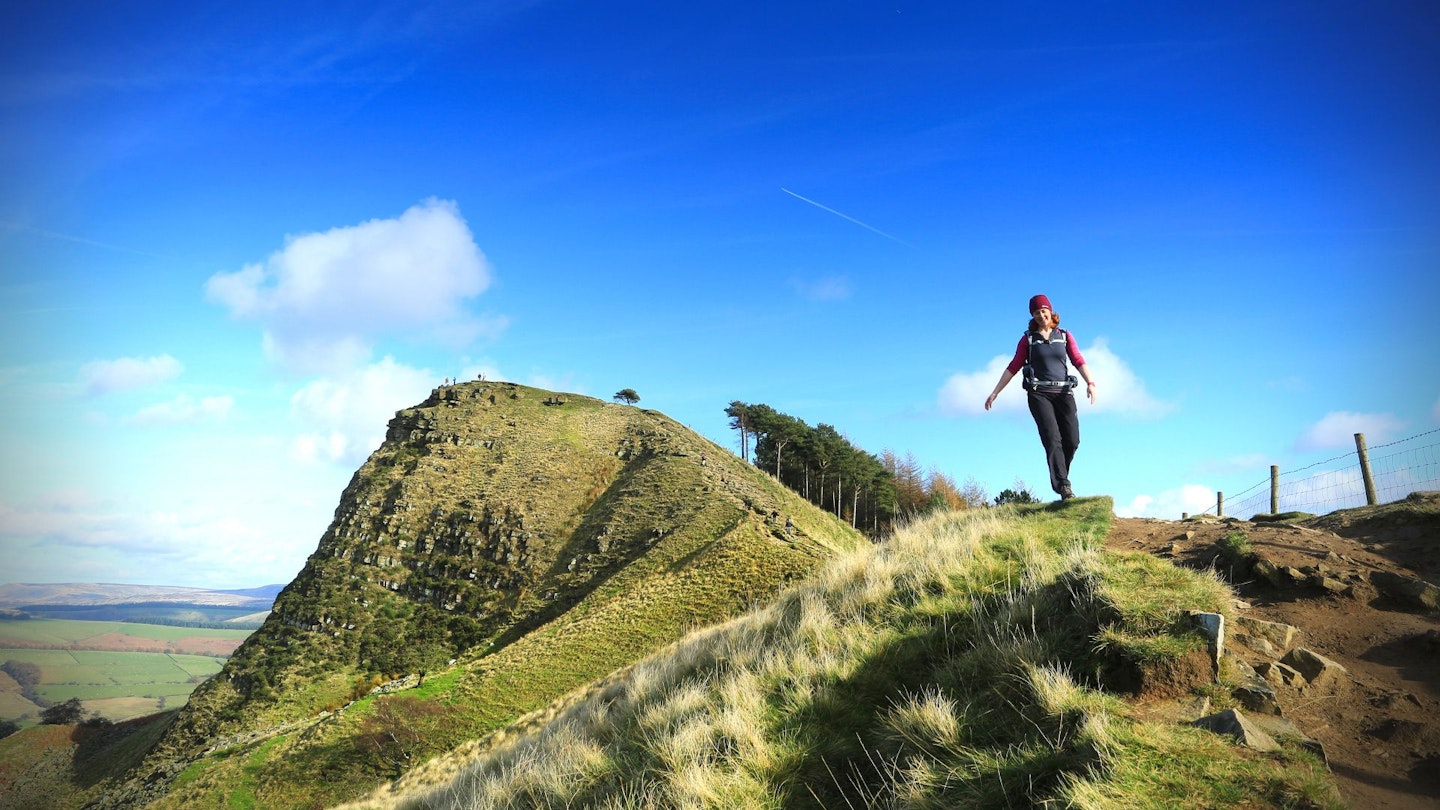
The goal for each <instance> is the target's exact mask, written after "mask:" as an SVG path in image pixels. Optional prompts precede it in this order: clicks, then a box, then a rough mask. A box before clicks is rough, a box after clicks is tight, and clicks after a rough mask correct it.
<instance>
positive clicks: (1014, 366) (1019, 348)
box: [1005, 335, 1029, 375]
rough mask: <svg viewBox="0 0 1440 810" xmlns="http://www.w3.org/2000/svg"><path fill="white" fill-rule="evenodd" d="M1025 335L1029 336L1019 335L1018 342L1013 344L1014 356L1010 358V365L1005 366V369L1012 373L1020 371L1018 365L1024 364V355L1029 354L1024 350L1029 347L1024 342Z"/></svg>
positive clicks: (1025, 341)
mask: <svg viewBox="0 0 1440 810" xmlns="http://www.w3.org/2000/svg"><path fill="white" fill-rule="evenodd" d="M1027 337H1029V336H1028V335H1021V336H1020V342H1019V343H1016V344H1015V357H1014V358H1012V359H1011V360H1010V365H1008V366H1006V367H1005V370H1006V371H1008V372H1010V373H1011V374H1012V375H1014V374H1018V373H1019V372H1020V367H1021V366H1023V365H1025V360H1026V359H1027V357H1026V355H1028V354H1029V352H1027V351H1025V350H1026V349H1028V348H1029V346H1027V345H1026V343H1027V342H1028V341H1027V340H1026V338H1027Z"/></svg>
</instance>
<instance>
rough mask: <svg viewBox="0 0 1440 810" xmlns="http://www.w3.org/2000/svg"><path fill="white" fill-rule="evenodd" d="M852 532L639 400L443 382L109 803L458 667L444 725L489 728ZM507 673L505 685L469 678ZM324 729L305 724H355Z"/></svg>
mask: <svg viewBox="0 0 1440 810" xmlns="http://www.w3.org/2000/svg"><path fill="white" fill-rule="evenodd" d="M865 542H866V541H865V540H864V538H863V537H862V536H861V535H860V534H859V533H857V532H856V531H854V530H853V529H852V528H850V527H849V526H847V525H845V524H844V523H842V522H841V521H839V520H837V519H836V518H835V517H834V516H833V515H830V514H827V513H825V512H822V511H820V510H818V509H816V508H815V507H814V506H812V505H810V504H809V503H807V502H805V501H804V500H803V499H801V498H800V497H798V496H796V495H795V494H794V493H792V492H790V491H789V490H787V489H786V488H784V487H783V486H781V485H780V484H779V483H778V482H776V481H775V480H774V479H772V478H770V477H769V476H767V475H766V474H764V473H763V472H761V471H759V470H757V469H756V468H755V467H753V466H751V465H749V464H747V463H745V462H743V461H741V460H740V459H738V458H736V457H735V456H734V455H733V454H732V453H730V452H729V451H727V450H725V449H723V448H721V447H719V446H718V445H715V444H714V443H713V442H710V441H709V440H707V439H705V438H703V437H701V436H699V435H697V434H696V433H694V432H693V431H691V430H689V429H688V428H686V427H684V426H683V425H680V424H678V423H676V422H675V421H674V420H672V419H670V418H668V417H666V416H664V415H663V414H661V413H658V412H656V411H653V410H645V409H641V408H636V407H633V406H627V405H619V404H615V403H608V402H604V401H601V400H598V399H593V398H590V397H584V396H578V395H574V394H559V393H555V392H551V391H544V390H540V389H536V388H530V387H526V386H523V385H518V384H514V383H507V382H487V381H476V382H469V383H461V384H456V385H446V386H442V387H440V388H437V389H436V390H434V391H433V392H432V393H431V395H430V397H429V398H428V399H426V400H425V401H424V402H422V403H420V404H419V405H417V406H415V407H412V408H407V409H404V410H401V411H399V412H398V413H397V414H396V415H395V417H394V418H393V419H392V420H391V421H390V423H389V429H388V432H387V436H386V440H385V442H384V443H383V444H382V445H381V447H380V448H379V449H377V450H376V451H375V452H374V453H373V454H372V455H371V456H370V458H369V459H368V460H367V461H366V462H365V463H364V464H363V465H362V466H361V467H360V469H359V470H357V471H356V473H355V475H354V476H353V478H352V479H351V481H350V483H349V485H348V486H347V487H346V488H345V491H344V493H343V495H342V496H341V498H340V503H339V505H338V506H337V508H336V510H335V516H334V519H333V521H332V522H331V524H330V526H329V528H328V529H326V531H325V533H324V535H323V536H322V537H321V538H320V541H319V544H318V546H317V548H316V549H315V552H314V553H313V554H311V555H310V557H309V559H308V561H307V562H306V564H305V566H304V568H303V570H302V571H301V572H300V573H299V574H298V575H297V576H296V578H295V580H294V581H293V582H291V583H290V584H289V585H288V586H286V587H285V589H284V590H283V591H282V592H281V593H280V594H279V596H278V597H277V598H276V600H275V605H274V610H273V612H272V614H271V615H270V616H269V618H268V619H267V620H266V621H265V623H264V625H263V626H262V627H261V628H260V629H259V630H257V631H256V632H255V633H254V634H253V635H252V636H251V637H250V638H249V639H247V640H246V642H245V644H244V645H242V647H241V648H240V649H239V650H237V651H236V654H235V655H234V656H233V657H232V658H231V659H230V661H229V662H228V663H227V665H226V666H225V668H224V669H223V670H222V671H221V672H220V673H219V674H218V675H217V676H215V677H214V678H212V679H211V680H210V681H208V682H206V683H205V684H202V685H201V686H200V687H199V688H198V689H197V690H196V691H195V693H194V695H192V697H191V699H190V702H189V704H188V705H187V706H186V707H185V709H183V710H182V711H181V712H180V714H179V715H178V717H176V718H175V719H174V721H173V723H171V724H170V725H169V727H168V729H167V730H166V732H165V733H164V735H163V737H162V738H161V740H160V741H159V743H158V745H156V746H155V747H154V748H153V749H152V750H151V752H150V753H149V755H148V758H147V760H146V764H145V767H143V768H142V769H141V771H145V772H147V773H143V774H141V776H142V779H143V780H144V782H145V783H146V784H147V785H148V786H147V787H146V788H144V789H143V790H140V793H138V794H137V793H136V792H135V790H136V789H137V788H136V784H137V783H136V782H134V781H132V782H131V785H130V789H127V790H121V791H120V794H119V797H118V798H120V799H121V800H120V801H118V802H113V803H115V804H120V805H133V804H138V803H144V802H148V801H150V800H153V799H155V798H156V797H157V793H156V790H155V786H156V785H163V784H168V783H169V781H170V780H171V779H172V778H173V777H174V776H175V775H176V774H177V773H178V772H179V771H180V770H181V769H182V768H183V767H185V765H186V764H187V763H194V762H196V761H197V757H203V756H205V754H206V752H212V753H213V752H215V751H217V750H223V749H224V748H225V747H226V746H227V745H229V746H233V745H235V744H238V743H240V742H243V741H246V740H249V741H253V740H255V739H257V738H264V737H266V736H273V735H275V734H277V733H283V732H284V731H285V730H287V729H291V728H293V727H294V726H295V724H296V723H302V724H303V723H311V722H316V718H321V717H325V716H327V715H328V713H329V712H331V711H333V710H336V709H339V708H341V707H342V706H344V705H345V704H347V703H348V702H349V701H351V700H353V699H355V698H356V697H360V696H363V695H364V694H366V693H367V692H368V691H369V689H370V688H371V686H373V685H374V684H378V683H381V682H384V681H387V680H393V679H397V678H401V677H403V676H407V675H408V676H411V678H412V679H414V678H417V677H418V679H419V680H420V681H424V679H425V677H426V676H427V674H428V675H429V676H430V677H431V679H432V681H433V680H435V678H436V673H437V672H439V671H441V670H444V671H446V672H452V673H453V672H462V673H465V674H464V675H463V676H452V677H459V678H460V683H459V686H458V687H457V688H461V689H463V690H468V694H470V695H471V697H470V698H468V699H467V700H468V701H469V702H468V703H467V706H468V708H469V709H470V710H471V713H470V717H469V720H468V721H466V722H465V723H459V724H457V725H456V728H457V734H458V733H461V732H462V731H468V732H478V731H484V730H486V729H489V728H495V727H499V726H500V725H503V724H504V723H507V722H509V721H511V720H513V719H514V718H515V717H517V716H519V715H520V714H523V713H524V712H527V711H530V710H532V709H534V708H536V707H538V706H542V705H545V704H546V703H547V702H549V701H550V700H553V699H554V698H555V697H556V696H558V695H560V694H563V693H564V692H566V691H568V690H570V689H573V688H575V687H577V686H580V685H582V684H584V683H587V682H589V681H591V680H593V679H594V678H597V677H600V676H603V675H605V674H607V673H609V672H611V671H613V670H615V669H616V668H619V667H623V666H626V665H628V664H630V663H633V662H634V661H635V660H637V659H638V658H640V657H642V656H644V655H646V654H648V653H650V652H652V651H653V650H655V649H657V648H659V647H660V646H663V645H664V644H667V643H670V642H673V641H674V640H675V639H677V638H679V637H681V636H682V635H683V634H684V633H685V632H686V631H687V630H689V629H691V628H693V627H695V626H699V625H703V624H706V623H710V622H714V621H718V620H721V619H724V618H726V617H729V616H732V615H735V614H737V613H738V612H740V611H742V610H744V609H746V608H748V607H750V606H751V605H752V604H754V603H755V602H756V601H758V600H762V599H765V598H768V597H769V596H771V595H772V594H773V592H774V591H775V589H776V588H778V587H779V586H780V585H781V584H783V583H784V582H785V581H788V580H790V579H793V578H795V577H798V576H802V575H805V574H807V573H808V572H809V571H811V570H813V569H814V568H815V567H816V565H817V563H819V562H820V561H822V560H824V559H827V558H828V557H830V556H832V553H833V552H835V551H838V550H843V549H849V548H854V547H856V546H858V545H861V544H864V543H865ZM509 677H513V678H518V679H520V680H522V681H523V682H524V686H523V688H520V689H518V690H517V689H505V690H499V689H495V688H491V687H490V686H489V685H488V684H489V680H494V679H497V678H499V679H503V678H509ZM487 679H488V680H487ZM322 725H325V724H322ZM327 728H329V731H326V730H325V729H321V730H320V731H318V732H316V733H315V734H310V735H307V737H308V738H311V739H312V740H313V739H320V738H326V735H327V734H330V735H332V736H336V735H338V736H339V737H344V735H345V734H349V733H351V732H353V731H354V729H352V728H349V727H347V726H345V724H344V722H331V723H329V724H328V726H327ZM437 744H438V742H437ZM290 760H291V762H299V761H303V760H304V757H303V756H298V757H291V758H290ZM277 767H280V768H281V769H282V770H283V767H282V765H277ZM356 767H358V768H359V769H360V772H358V773H355V774H353V775H352V776H351V777H347V778H356V779H364V778H366V777H369V778H371V779H377V778H378V777H379V776H382V775H384V774H376V773H370V772H367V771H366V770H365V768H366V767H370V766H356ZM288 778H289V777H286V776H283V775H280V774H278V773H277V774H275V775H272V776H262V779H261V781H262V783H263V782H265V781H266V780H267V779H269V780H270V781H271V782H272V783H273V788H274V789H275V790H276V791H277V793H278V792H283V790H284V788H283V783H284V782H285V781H286V780H287V779H288ZM296 778H300V776H299V775H297V776H296ZM342 797H343V796H342V795H340V794H337V795H335V796H328V797H327V798H342ZM114 798H117V797H114V796H112V800H113V799H114ZM107 803H110V802H107Z"/></svg>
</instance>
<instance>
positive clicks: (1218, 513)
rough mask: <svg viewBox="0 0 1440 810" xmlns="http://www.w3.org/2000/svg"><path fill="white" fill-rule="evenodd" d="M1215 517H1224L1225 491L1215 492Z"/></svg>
mask: <svg viewBox="0 0 1440 810" xmlns="http://www.w3.org/2000/svg"><path fill="white" fill-rule="evenodd" d="M1215 517H1225V493H1223V492H1217V493H1215Z"/></svg>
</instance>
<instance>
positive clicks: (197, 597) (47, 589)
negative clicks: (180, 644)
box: [0, 582, 284, 611]
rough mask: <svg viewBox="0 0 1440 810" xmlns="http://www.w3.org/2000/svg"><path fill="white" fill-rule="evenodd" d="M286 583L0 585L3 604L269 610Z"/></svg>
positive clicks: (57, 583)
mask: <svg viewBox="0 0 1440 810" xmlns="http://www.w3.org/2000/svg"><path fill="white" fill-rule="evenodd" d="M283 587H284V586H283V585H265V586H262V587H259V588H246V589H243V590H214V589H210V588H185V587H179V586H170V585H121V584H113V583H103V582H55V583H44V584H33V583H25V582H12V583H6V584H3V585H0V608H25V607H41V606H46V607H53V606H61V605H65V606H74V605H87V606H88V605H127V604H146V605H160V604H184V605H211V606H216V607H235V608H248V609H250V610H253V611H260V610H266V609H268V608H269V607H270V605H271V603H273V602H274V601H275V597H276V596H277V595H278V594H279V593H280V590H281V589H282V588H283Z"/></svg>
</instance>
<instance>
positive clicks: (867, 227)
mask: <svg viewBox="0 0 1440 810" xmlns="http://www.w3.org/2000/svg"><path fill="white" fill-rule="evenodd" d="M780 190H781V191H783V192H785V193H786V194H789V195H790V196H791V197H794V198H795V199H797V200H804V201H805V202H807V203H810V204H811V205H813V206H815V207H816V208H819V209H820V210H821V211H829V212H830V213H832V214H834V215H835V216H837V217H840V218H841V219H844V220H849V221H850V222H853V223H855V224H856V225H859V226H860V227H862V228H864V229H865V230H867V231H874V232H875V233H878V234H880V235H881V236H883V237H885V238H886V239H889V240H891V241H892V242H899V243H900V244H902V245H904V246H905V247H908V248H911V249H912V250H918V249H919V248H916V247H915V246H914V245H912V244H910V243H909V242H906V241H905V240H904V239H900V238H897V237H894V236H891V235H890V234H888V233H885V232H884V231H882V230H880V229H879V228H876V227H874V226H872V225H866V224H865V223H863V222H861V221H860V220H858V219H856V218H854V217H852V216H848V215H846V214H842V213H840V212H839V211H836V210H835V209H834V208H831V207H830V206H828V205H821V204H820V203H818V202H815V201H814V200H812V199H810V198H809V197H802V196H800V195H799V194H796V193H795V192H793V191H791V190H790V189H788V188H785V187H784V186H781V187H780Z"/></svg>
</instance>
